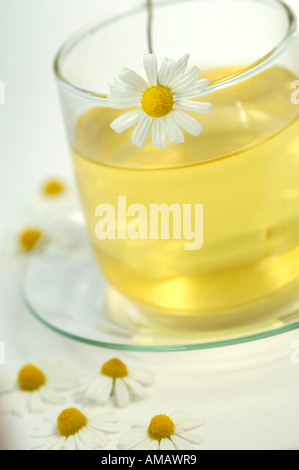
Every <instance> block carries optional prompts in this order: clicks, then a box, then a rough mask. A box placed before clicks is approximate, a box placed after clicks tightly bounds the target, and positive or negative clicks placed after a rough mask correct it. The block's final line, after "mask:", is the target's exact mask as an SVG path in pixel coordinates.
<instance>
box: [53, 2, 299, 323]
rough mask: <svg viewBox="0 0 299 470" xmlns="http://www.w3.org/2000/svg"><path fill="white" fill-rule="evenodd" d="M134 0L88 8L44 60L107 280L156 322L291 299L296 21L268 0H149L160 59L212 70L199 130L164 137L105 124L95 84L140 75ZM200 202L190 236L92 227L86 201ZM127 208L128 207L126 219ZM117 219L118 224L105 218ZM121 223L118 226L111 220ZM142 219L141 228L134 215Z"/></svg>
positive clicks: (204, 317) (224, 318) (298, 145)
mask: <svg viewBox="0 0 299 470" xmlns="http://www.w3.org/2000/svg"><path fill="white" fill-rule="evenodd" d="M146 31H147V10H146V6H145V5H144V4H142V5H137V6H136V7H133V8H130V9H128V10H125V11H122V12H120V13H117V14H115V15H114V16H112V17H109V18H106V19H104V20H103V19H102V20H97V21H95V22H93V23H92V24H90V25H88V26H87V27H85V28H83V29H81V30H80V31H79V32H77V33H76V34H75V35H73V36H72V37H71V38H70V39H69V40H68V41H67V42H66V43H65V44H64V45H63V46H62V48H61V50H60V51H59V53H58V55H57V58H56V61H55V73H56V77H57V83H58V88H59V92H60V98H61V103H62V110H63V115H64V119H65V124H66V129H67V135H68V140H69V145H70V149H71V154H72V158H73V164H74V168H75V173H76V178H77V182H78V187H79V191H80V194H81V200H82V205H83V209H84V213H85V217H86V222H87V226H88V229H89V234H90V240H91V243H92V245H93V249H94V254H95V257H96V259H97V262H98V265H99V267H100V269H101V271H102V273H103V275H104V276H105V278H106V279H107V280H108V282H109V283H110V284H111V285H112V286H113V288H114V289H116V290H117V291H118V292H120V293H121V295H122V296H124V299H129V300H130V302H131V303H132V304H134V305H135V306H138V309H139V310H140V311H141V312H143V313H144V315H145V316H146V318H150V319H151V321H154V322H157V324H166V325H172V326H174V327H178V328H198V329H200V330H201V331H209V330H211V329H212V330H215V329H223V328H232V327H234V328H235V327H238V326H244V325H250V324H254V323H256V322H257V321H258V322H263V321H268V320H271V319H273V321H275V318H277V316H279V315H280V314H282V313H283V312H285V311H287V309H288V308H290V306H291V305H294V303H295V301H296V297H297V290H298V278H299V120H298V115H299V106H298V105H296V100H295V99H294V97H295V92H296V90H295V87H296V80H297V79H298V77H299V55H298V52H297V51H298V40H297V37H296V34H295V33H296V20H295V18H294V15H293V13H292V12H291V10H290V9H289V8H288V7H287V6H286V5H285V4H283V3H282V2H280V1H278V0H163V1H160V2H155V8H154V23H153V33H152V35H153V49H154V52H155V53H156V55H157V57H158V61H159V63H161V61H162V60H163V59H164V58H165V57H169V58H173V59H176V60H177V59H178V58H179V57H181V56H182V55H184V54H186V53H189V54H190V66H191V65H197V66H199V68H200V69H201V70H202V74H201V78H202V77H207V78H210V80H211V83H210V86H209V88H208V89H207V90H205V91H204V92H203V94H202V96H200V101H207V102H211V103H212V104H213V107H214V110H213V113H212V114H209V115H194V117H195V118H196V119H198V120H199V121H200V122H201V124H202V125H203V128H204V130H203V133H202V134H201V136H199V137H194V136H190V135H186V136H185V139H186V140H185V143H184V144H180V145H176V146H174V145H172V144H170V143H168V147H167V150H164V149H157V148H154V147H153V146H152V144H151V138H150V137H149V138H148V140H147V141H146V143H145V145H144V147H142V148H141V149H139V148H137V147H135V146H134V145H133V144H132V143H131V141H130V138H131V134H132V129H130V130H128V131H126V132H124V133H123V134H116V133H115V132H114V131H113V130H112V129H111V128H110V123H111V122H112V121H113V120H114V119H115V118H116V117H117V116H119V115H121V114H122V113H123V112H124V111H123V110H115V109H110V108H109V107H108V105H107V100H106V95H107V93H108V92H109V88H108V85H109V84H110V83H111V82H112V81H113V78H114V76H115V74H116V73H117V72H118V71H119V69H121V68H122V67H123V66H126V67H129V68H131V69H133V70H135V71H136V72H138V73H139V74H140V75H143V76H144V72H143V55H144V54H145V53H146V52H147V35H146ZM119 196H125V197H126V205H127V207H129V206H130V205H131V204H142V205H143V206H145V207H146V208H148V213H149V212H150V209H149V207H150V204H167V205H168V206H170V205H171V204H179V205H180V206H181V207H183V205H184V204H203V246H202V248H201V249H200V250H197V251H190V250H185V249H184V243H185V240H183V239H181V240H177V239H173V238H171V237H170V239H169V240H163V239H158V240H152V239H150V238H149V237H148V238H147V239H136V240H132V239H128V238H127V239H118V238H116V239H104V240H99V239H97V237H96V235H95V227H96V224H97V222H98V217H97V216H96V208H97V206H98V205H99V204H102V203H106V204H110V205H112V206H113V207H114V209H115V214H116V225H117V221H118V218H117V217H118V211H119V210H120V209H119V207H118V201H119V199H118V198H119ZM129 221H130V217H129V218H128V219H127V223H128V222H129ZM118 228H119V227H118ZM122 228H123V227H122ZM147 230H149V229H148V228H147Z"/></svg>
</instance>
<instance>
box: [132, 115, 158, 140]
mask: <svg viewBox="0 0 299 470" xmlns="http://www.w3.org/2000/svg"><path fill="white" fill-rule="evenodd" d="M152 122H153V118H151V117H150V116H148V115H147V114H145V113H144V112H143V115H142V117H141V119H140V121H139V122H138V124H137V126H136V127H135V130H134V132H133V135H132V139H131V140H132V143H133V144H134V145H137V147H140V148H141V147H142V146H143V144H144V142H145V141H146V138H147V136H148V133H149V131H150V128H151V125H152Z"/></svg>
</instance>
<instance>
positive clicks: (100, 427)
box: [89, 421, 122, 434]
mask: <svg viewBox="0 0 299 470" xmlns="http://www.w3.org/2000/svg"><path fill="white" fill-rule="evenodd" d="M89 426H90V427H92V429H94V430H96V431H102V432H108V433H111V434H114V433H118V432H120V431H122V426H120V425H119V424H116V423H102V422H101V421H98V422H94V421H93V422H89Z"/></svg>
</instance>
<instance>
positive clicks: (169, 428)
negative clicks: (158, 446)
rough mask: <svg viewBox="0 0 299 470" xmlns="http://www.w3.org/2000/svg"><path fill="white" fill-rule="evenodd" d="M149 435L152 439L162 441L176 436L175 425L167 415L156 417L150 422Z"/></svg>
mask: <svg viewBox="0 0 299 470" xmlns="http://www.w3.org/2000/svg"><path fill="white" fill-rule="evenodd" d="M147 433H148V435H149V437H150V438H151V439H155V440H156V441H161V439H166V438H169V437H171V436H172V435H173V434H174V423H173V421H172V420H171V419H170V418H169V416H167V415H157V416H154V417H153V418H152V420H151V422H150V425H149V427H148V430H147Z"/></svg>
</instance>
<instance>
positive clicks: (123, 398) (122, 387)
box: [114, 379, 130, 407]
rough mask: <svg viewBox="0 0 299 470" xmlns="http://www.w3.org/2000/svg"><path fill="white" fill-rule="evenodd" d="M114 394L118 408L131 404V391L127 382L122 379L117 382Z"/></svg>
mask: <svg viewBox="0 0 299 470" xmlns="http://www.w3.org/2000/svg"><path fill="white" fill-rule="evenodd" d="M114 393H115V398H116V403H117V404H118V406H120V407H124V406H128V404H129V403H130V396H129V391H128V388H127V386H126V384H125V382H124V381H123V380H122V379H116V380H115V385H114Z"/></svg>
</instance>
